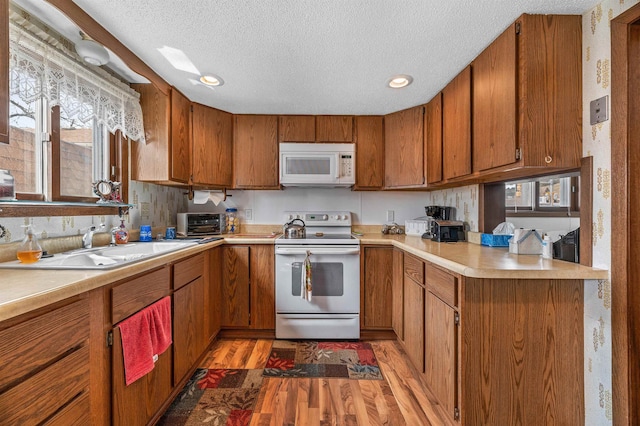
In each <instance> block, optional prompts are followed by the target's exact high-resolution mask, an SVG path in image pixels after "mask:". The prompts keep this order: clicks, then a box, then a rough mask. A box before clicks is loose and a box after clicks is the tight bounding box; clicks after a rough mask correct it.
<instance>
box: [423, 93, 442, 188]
mask: <svg viewBox="0 0 640 426" xmlns="http://www.w3.org/2000/svg"><path fill="white" fill-rule="evenodd" d="M424 145H425V150H424V155H425V160H424V161H425V164H426V166H427V173H426V176H427V185H429V184H434V183H437V182H440V181H441V180H442V93H438V94H437V95H436V96H435V97H434V98H433V99H431V101H429V103H428V104H427V105H426V106H425V114H424Z"/></svg>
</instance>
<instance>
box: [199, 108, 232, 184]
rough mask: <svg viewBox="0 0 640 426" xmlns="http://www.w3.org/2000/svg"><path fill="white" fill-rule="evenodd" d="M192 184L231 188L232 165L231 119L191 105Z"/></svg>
mask: <svg viewBox="0 0 640 426" xmlns="http://www.w3.org/2000/svg"><path fill="white" fill-rule="evenodd" d="M192 120H193V121H192V126H193V156H192V170H193V177H192V180H193V184H194V185H206V186H208V187H222V188H224V187H230V186H231V184H232V177H233V171H232V165H233V158H232V155H233V115H232V114H229V113H228V112H224V111H220V110H217V109H215V108H210V107H208V106H205V105H200V104H195V103H194V104H193V115H192Z"/></svg>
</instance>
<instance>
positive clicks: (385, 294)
mask: <svg viewBox="0 0 640 426" xmlns="http://www.w3.org/2000/svg"><path fill="white" fill-rule="evenodd" d="M360 268H361V270H360V276H361V277H363V279H362V286H361V289H360V290H361V292H360V293H361V306H360V312H361V313H362V315H361V317H360V326H361V328H362V329H374V330H375V329H390V328H392V325H393V324H392V315H393V312H392V310H391V309H389V300H391V298H392V286H393V284H392V282H393V248H392V247H389V246H387V247H367V246H364V247H363V250H362V254H361V262H360Z"/></svg>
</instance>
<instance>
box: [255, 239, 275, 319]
mask: <svg viewBox="0 0 640 426" xmlns="http://www.w3.org/2000/svg"><path fill="white" fill-rule="evenodd" d="M249 250H250V267H249V282H250V286H251V324H250V328H253V329H261V330H262V329H275V327H276V305H275V265H274V261H275V254H274V247H273V246H272V245H252V246H251V247H250V248H249Z"/></svg>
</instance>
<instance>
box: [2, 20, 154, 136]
mask: <svg viewBox="0 0 640 426" xmlns="http://www.w3.org/2000/svg"><path fill="white" fill-rule="evenodd" d="M99 71H101V70H99ZM104 74H106V73H104ZM9 84H10V86H9V87H10V88H9V95H10V97H13V96H18V97H19V98H20V99H21V100H22V101H23V102H25V103H27V104H28V103H31V102H33V101H35V100H37V99H39V98H41V97H44V98H45V99H47V100H48V101H49V105H50V106H56V105H59V106H60V109H61V113H63V114H64V115H65V116H66V117H67V118H68V119H70V120H74V121H77V122H80V123H81V124H83V125H91V124H92V123H93V120H94V119H95V120H96V121H97V122H98V123H99V124H103V125H105V126H106V128H107V129H108V130H109V131H110V132H111V133H115V131H116V130H120V131H121V132H122V133H123V134H124V136H126V137H128V138H130V139H132V140H137V141H141V142H144V127H143V123H142V108H141V107H140V95H139V94H138V92H136V91H135V90H133V89H131V88H130V87H129V86H127V85H126V84H125V83H122V82H121V81H119V80H117V79H116V78H115V77H112V76H108V75H106V76H103V75H98V74H97V73H96V72H94V71H93V70H91V69H90V68H89V67H87V66H85V65H84V64H82V63H80V62H78V61H77V60H76V59H74V58H72V57H70V56H68V55H67V54H66V53H64V52H63V51H61V50H58V49H57V48H55V47H53V46H51V45H49V44H47V43H45V42H43V41H42V40H40V39H39V38H37V37H36V36H34V35H33V34H31V33H30V32H28V31H27V30H25V29H23V28H22V27H20V26H18V25H16V24H15V23H13V22H11V25H10V37H9Z"/></svg>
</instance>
